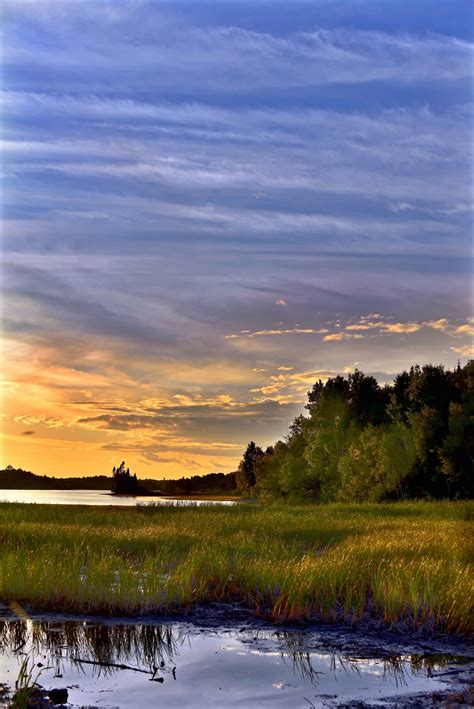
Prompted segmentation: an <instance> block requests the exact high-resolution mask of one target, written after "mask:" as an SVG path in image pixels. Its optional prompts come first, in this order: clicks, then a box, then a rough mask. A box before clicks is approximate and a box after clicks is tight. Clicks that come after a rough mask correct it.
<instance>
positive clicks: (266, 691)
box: [0, 607, 473, 709]
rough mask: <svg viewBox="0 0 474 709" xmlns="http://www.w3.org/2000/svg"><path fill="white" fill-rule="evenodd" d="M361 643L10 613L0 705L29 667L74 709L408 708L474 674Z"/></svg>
mask: <svg viewBox="0 0 474 709" xmlns="http://www.w3.org/2000/svg"><path fill="white" fill-rule="evenodd" d="M5 615H6V616H7V617H5ZM357 637H358V636H357V635H355V634H353V633H352V634H351V633H350V632H347V631H343V630H340V629H339V630H330V629H326V630H323V631H318V630H315V629H312V630H308V631H304V630H297V629H296V630H295V629H279V628H276V627H275V626H270V625H264V624H263V625H262V624H261V625H260V626H255V625H254V624H252V623H251V622H243V623H240V624H239V625H235V626H232V625H231V626H230V627H229V626H228V625H224V626H222V625H221V626H218V627H208V626H207V627H206V625H199V624H197V625H196V624H193V623H191V622H186V621H184V620H180V621H169V620H168V621H167V620H163V621H162V622H157V621H156V620H145V619H141V620H139V621H135V622H133V621H126V620H121V621H120V620H113V619H111V620H108V619H103V620H101V619H94V618H81V619H75V620H72V619H65V617H64V616H63V617H61V616H56V617H55V616H44V617H42V618H41V617H36V618H34V617H33V618H29V619H18V618H16V617H15V616H14V615H13V614H12V613H11V612H9V610H8V608H7V607H4V617H3V618H2V617H1V616H0V706H2V700H1V694H2V685H3V690H4V704H3V706H6V705H7V697H6V696H5V692H6V691H8V690H9V689H10V688H11V687H12V686H13V685H14V681H15V678H16V677H17V674H18V669H19V666H20V663H21V662H22V661H24V660H25V659H26V658H28V659H29V662H30V666H32V665H33V664H35V665H36V667H35V674H36V672H39V671H41V675H40V677H39V679H38V682H39V683H40V684H41V685H42V686H43V687H44V688H46V689H48V690H49V689H51V688H57V689H67V692H68V702H69V703H70V704H68V706H70V705H72V706H73V707H92V706H94V707H104V708H106V707H118V708H123V709H134V707H137V708H138V707H155V706H164V707H169V708H172V707H179V708H180V709H181V708H182V707H193V708H200V707H206V709H213V708H214V709H217V708H219V709H222V707H240V708H242V709H244V708H245V709H252V708H253V707H269V708H270V707H271V708H272V709H275V708H280V709H288V707H295V708H298V707H306V709H308V708H310V707H336V706H339V705H340V704H344V705H347V703H349V702H360V701H365V702H370V703H371V702H377V703H378V702H383V703H384V706H387V705H390V704H392V706H393V704H394V703H395V705H396V706H402V704H401V703H400V702H401V701H403V699H404V698H407V697H409V696H413V695H415V694H416V695H419V693H428V692H429V693H432V692H435V691H438V692H439V691H440V690H446V688H447V687H451V688H453V687H454V684H453V683H457V682H458V681H459V680H460V679H461V680H462V678H463V677H464V679H466V678H467V677H468V675H469V672H472V667H473V663H472V660H471V659H470V658H469V657H465V656H460V655H458V656H455V655H452V654H450V653H449V652H445V651H443V648H441V649H440V648H439V647H438V648H435V649H434V650H433V651H430V650H427V649H426V642H425V645H424V646H422V648H417V647H416V644H415V646H413V644H412V645H411V647H404V646H403V644H402V642H401V641H399V642H398V644H397V643H396V642H395V643H394V642H393V641H392V642H391V643H390V642H389V643H388V645H387V644H384V650H383V651H382V650H381V646H380V643H377V641H375V643H374V641H373V639H372V640H371V641H369V642H368V643H367V641H366V644H365V649H364V647H363V646H361V643H360V640H358V639H357ZM371 647H372V650H370V648H371ZM368 648H369V649H368ZM453 670H454V672H453ZM425 696H427V695H425ZM417 700H418V701H420V697H419V696H418V697H417ZM371 705H372V704H371ZM422 705H423V702H422V703H421V704H417V706H422ZM403 706H408V705H407V704H406V703H403ZM413 706H415V705H413Z"/></svg>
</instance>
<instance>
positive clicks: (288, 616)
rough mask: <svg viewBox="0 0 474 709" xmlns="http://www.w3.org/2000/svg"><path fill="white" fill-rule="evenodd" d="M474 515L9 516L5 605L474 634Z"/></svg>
mask: <svg viewBox="0 0 474 709" xmlns="http://www.w3.org/2000/svg"><path fill="white" fill-rule="evenodd" d="M472 512H473V507H472V505H469V503H452V502H441V503H436V502H433V503H426V502H425V503H421V502H420V503H403V504H392V505H342V504H333V505H326V506H316V505H313V506H292V507H266V508H259V507H247V506H244V505H239V506H235V507H215V506H214V507H193V508H190V509H186V508H173V507H157V508H146V507H144V508H124V507H122V508H104V507H101V508H94V507H86V506H84V507H78V506H69V507H67V506H59V505H57V506H56V505H52V506H48V505H26V504H16V503H13V504H5V503H2V504H0V545H1V546H0V599H1V600H3V601H7V602H8V601H13V600H15V601H18V602H19V603H25V604H31V605H32V606H35V607H37V608H42V609H54V610H58V611H71V612H84V613H110V614H138V613H152V612H153V613H172V612H177V611H181V610H185V609H187V608H189V607H190V606H192V605H193V604H195V603H205V602H209V601H215V600H223V601H225V600H237V601H240V602H242V603H244V604H246V605H248V606H250V607H251V608H253V609H255V611H256V612H257V613H260V614H264V615H268V616H271V617H272V618H273V619H274V620H277V621H283V620H303V619H309V618H314V619H318V618H319V619H322V620H325V621H334V622H336V621H342V620H344V621H346V622H352V623H354V622H358V621H362V620H366V619H368V618H373V619H376V620H379V621H380V622H381V624H383V625H385V626H391V625H392V626H397V627H399V628H413V627H419V626H427V627H433V628H434V627H437V628H440V629H446V630H450V631H453V632H465V631H470V630H472V618H473V612H472V611H473V608H472V598H473V597H474V593H473V591H474V588H473V575H472V554H471V552H472V546H471V547H470V542H469V540H470V539H472V538H473V537H474V535H473V526H474V523H473V521H472V519H473V514H472Z"/></svg>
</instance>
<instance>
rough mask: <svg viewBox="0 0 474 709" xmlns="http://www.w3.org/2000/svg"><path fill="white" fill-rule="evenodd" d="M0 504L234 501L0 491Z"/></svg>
mask: <svg viewBox="0 0 474 709" xmlns="http://www.w3.org/2000/svg"><path fill="white" fill-rule="evenodd" d="M0 502H43V503H47V504H51V505H121V506H124V507H130V506H134V505H136V504H138V503H141V504H146V503H149V502H153V503H154V504H158V505H173V504H174V505H175V504H179V505H189V504H190V505H233V504H235V501H234V500H212V501H205V500H171V499H169V498H166V497H159V496H158V495H157V496H156V497H155V496H153V497H152V496H147V497H122V496H120V497H113V496H112V495H110V494H109V493H107V492H105V491H102V490H0Z"/></svg>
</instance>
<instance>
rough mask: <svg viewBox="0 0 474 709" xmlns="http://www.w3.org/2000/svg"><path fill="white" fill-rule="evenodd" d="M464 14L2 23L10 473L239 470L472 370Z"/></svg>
mask: <svg viewBox="0 0 474 709" xmlns="http://www.w3.org/2000/svg"><path fill="white" fill-rule="evenodd" d="M473 10H474V4H473V3H472V2H471V1H470V0H456V2H455V3H453V2H451V0H384V1H383V2H382V1H380V0H377V2H373V1H370V0H352V1H350V2H349V1H347V0H314V1H312V2H304V1H298V0H291V2H286V3H283V2H279V1H278V0H272V1H271V2H270V1H268V2H263V1H258V0H252V1H251V2H226V1H224V0H220V1H219V0H214V1H213V2H200V1H199V0H192V1H191V2H179V1H175V2H169V3H166V2H141V1H139V0H133V1H130V2H129V1H126V0H123V1H119V0H115V1H114V2H110V1H108V0H102V1H101V0H94V2H88V1H81V0H76V1H75V2H73V1H69V2H63V1H62V0H54V1H53V0H51V1H47V0H41V1H38V2H21V1H20V0H15V1H14V2H13V1H12V0H3V2H2V6H1V13H2V17H1V25H2V27H3V29H2V35H1V49H2V65H3V72H2V83H1V89H2V98H1V104H2V124H1V128H2V150H1V153H2V166H1V167H2V189H3V192H2V195H3V196H2V270H1V276H2V331H1V339H2V372H3V383H2V392H3V393H2V445H1V452H2V456H1V465H2V466H4V465H7V464H11V465H14V466H15V467H20V466H21V467H23V468H26V469H29V470H32V471H34V472H37V473H40V474H54V475H60V476H62V475H89V474H110V472H111V469H112V466H113V465H117V464H118V463H120V461H121V460H122V459H125V460H126V462H127V464H128V465H129V466H130V467H131V469H132V470H133V471H134V472H137V474H138V476H139V477H155V478H163V477H180V476H181V475H186V476H188V475H195V474H202V473H207V472H217V471H222V472H229V471H232V470H235V469H236V467H237V464H238V461H239V459H240V457H241V455H242V451H243V449H244V447H245V445H246V444H247V442H248V441H249V440H250V439H253V440H255V441H256V442H257V443H258V444H260V445H261V446H266V445H269V444H270V443H273V442H274V441H275V440H277V439H278V438H281V437H282V436H284V434H285V432H286V431H287V428H288V424H289V423H290V422H291V420H292V419H293V418H294V416H295V415H297V414H299V413H300V412H301V411H302V410H304V409H303V407H304V404H305V400H306V393H307V391H308V390H309V389H310V388H311V386H312V384H313V383H314V382H315V381H316V380H318V379H323V380H325V379H327V378H328V377H330V376H335V375H336V374H344V373H345V374H347V373H349V372H351V371H353V370H354V368H356V367H357V368H359V369H361V370H362V371H364V372H366V373H370V374H373V375H374V376H376V377H377V378H378V380H379V381H380V382H387V381H391V380H392V379H393V377H394V376H395V374H396V373H398V372H400V371H402V370H403V369H405V368H408V367H409V366H410V365H412V364H414V363H416V362H418V363H420V364H424V363H427V362H433V363H442V364H444V365H446V366H447V367H453V366H455V364H456V362H457V361H458V360H460V361H461V364H464V363H465V362H466V361H467V359H468V358H469V356H470V355H472V342H473V337H472V335H473V330H474V321H473V320H472V318H471V314H472V291H471V285H470V281H471V267H472V266H471V261H470V259H471V255H472V254H471V251H472V209H473V195H472V147H471V146H472V114H473V51H472V50H473V36H472V27H473V26H474V25H473V22H472V21H473V19H474V17H473Z"/></svg>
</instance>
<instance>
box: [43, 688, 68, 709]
mask: <svg viewBox="0 0 474 709" xmlns="http://www.w3.org/2000/svg"><path fill="white" fill-rule="evenodd" d="M48 696H49V698H50V699H51V701H52V702H53V704H55V705H57V704H67V697H68V692H67V689H50V690H49V692H48Z"/></svg>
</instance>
